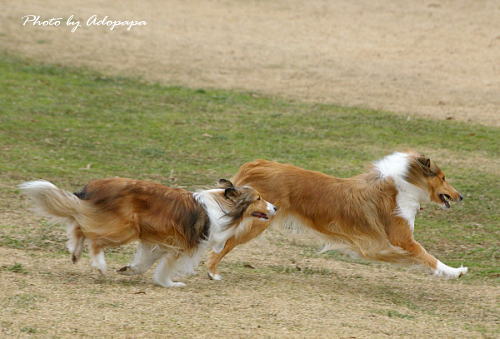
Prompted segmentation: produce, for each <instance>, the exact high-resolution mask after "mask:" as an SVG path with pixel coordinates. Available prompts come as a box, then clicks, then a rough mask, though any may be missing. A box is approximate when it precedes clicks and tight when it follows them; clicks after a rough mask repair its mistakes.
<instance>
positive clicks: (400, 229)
mask: <svg viewBox="0 0 500 339" xmlns="http://www.w3.org/2000/svg"><path fill="white" fill-rule="evenodd" d="M395 219H396V220H395V221H394V224H393V227H390V228H389V230H390V231H389V234H388V235H389V241H390V242H391V244H393V245H395V246H399V247H401V248H402V249H404V250H405V251H407V252H408V254H409V255H410V259H411V260H412V261H414V262H415V263H418V264H421V265H424V266H425V267H428V268H429V269H430V270H431V271H432V273H433V274H434V275H435V276H437V277H442V278H445V279H453V278H458V277H460V276H462V275H464V274H465V273H467V267H458V268H453V267H450V266H448V265H445V264H443V263H442V262H441V261H439V260H438V259H436V258H435V257H434V256H433V255H431V254H429V253H428V252H427V251H426V250H425V248H424V247H423V246H422V245H420V244H419V243H418V242H417V241H415V240H414V239H413V232H412V231H411V228H410V226H409V225H408V224H407V222H406V221H405V220H404V219H402V218H399V217H396V218H395Z"/></svg>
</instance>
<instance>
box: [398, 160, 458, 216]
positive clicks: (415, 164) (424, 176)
mask: <svg viewBox="0 0 500 339" xmlns="http://www.w3.org/2000/svg"><path fill="white" fill-rule="evenodd" d="M410 158H411V161H410V164H409V166H410V168H409V171H408V175H407V180H408V181H409V182H410V183H412V184H414V185H416V186H418V187H420V188H421V189H423V190H424V191H425V192H427V193H428V194H429V199H430V200H431V201H433V202H435V203H438V204H440V205H442V206H443V207H444V208H450V203H449V201H450V200H452V201H461V200H462V199H463V197H462V195H461V194H460V193H459V192H458V191H457V190H456V189H455V188H454V187H453V186H451V185H450V184H449V183H448V181H447V180H446V176H445V174H444V173H443V171H442V170H441V169H440V168H439V167H438V166H437V165H436V163H435V162H434V161H431V159H429V158H427V157H426V156H424V155H421V154H412V155H411V157H410Z"/></svg>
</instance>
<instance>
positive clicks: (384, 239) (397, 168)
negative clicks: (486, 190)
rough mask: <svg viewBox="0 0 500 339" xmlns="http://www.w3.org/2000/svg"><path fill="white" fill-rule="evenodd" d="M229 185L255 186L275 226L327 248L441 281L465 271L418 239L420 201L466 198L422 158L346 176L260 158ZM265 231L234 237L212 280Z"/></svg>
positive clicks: (212, 261)
mask: <svg viewBox="0 0 500 339" xmlns="http://www.w3.org/2000/svg"><path fill="white" fill-rule="evenodd" d="M232 180H233V182H235V183H236V184H237V185H250V186H252V187H253V188H255V189H256V190H258V191H259V192H260V193H261V194H262V196H263V197H264V198H265V199H267V200H268V201H270V202H272V203H273V204H276V205H278V206H279V207H280V210H279V212H278V213H277V215H276V216H275V217H274V219H273V221H272V223H273V224H282V225H283V224H284V225H292V226H293V225H300V226H303V227H306V228H309V229H312V230H313V231H315V232H316V233H318V234H319V235H321V236H322V237H323V239H325V240H326V242H327V244H328V248H330V249H336V250H340V251H343V252H347V253H348V254H351V255H357V256H360V257H363V258H367V259H372V260H380V261H387V262H397V263H410V264H420V265H423V266H425V267H427V268H428V269H430V270H431V271H432V272H433V273H434V275H436V276H440V277H444V278H457V277H460V276H461V275H463V274H465V273H466V272H467V268H466V267H459V268H452V267H449V266H447V265H445V264H443V263H442V262H441V261H439V260H437V259H436V258H435V257H434V256H432V255H431V254H429V253H428V252H427V251H426V250H425V249H424V248H423V247H422V245H420V244H419V243H418V242H417V241H415V239H414V238H413V228H414V223H415V217H416V214H417V211H418V210H419V209H420V203H421V202H427V201H433V202H435V203H438V204H440V205H442V206H443V207H444V208H450V203H449V201H450V200H453V201H460V200H462V199H463V198H462V195H460V193H458V192H457V191H456V190H455V189H454V188H453V187H452V186H451V185H450V184H449V183H448V181H446V178H445V175H444V173H443V171H441V169H439V167H438V166H437V165H436V163H435V162H434V161H431V160H430V159H429V158H427V157H425V156H423V155H421V154H418V153H415V152H406V153H401V152H397V153H393V154H391V155H388V156H386V157H385V158H383V159H381V160H379V161H377V162H375V163H374V165H373V166H372V168H371V169H370V170H369V171H368V172H366V173H364V174H360V175H357V176H355V177H352V178H345V179H343V178H335V177H332V176H329V175H326V174H323V173H320V172H315V171H309V170H305V169H302V168H299V167H295V166H292V165H288V164H280V163H277V162H272V161H266V160H256V161H253V162H249V163H246V164H244V165H243V166H241V167H240V169H239V171H238V173H237V174H236V175H235V176H234V177H233V179H232ZM268 226H269V223H264V222H261V221H255V222H254V225H253V226H252V227H250V228H248V232H241V233H238V234H237V235H235V236H233V237H231V238H229V239H228V241H227V242H226V246H225V247H224V249H223V250H222V251H221V252H220V253H216V252H212V253H210V254H209V258H208V261H207V266H208V272H209V273H208V274H209V277H211V278H212V279H216V280H219V279H221V276H220V275H219V274H218V272H217V265H218V264H219V262H220V261H221V259H222V258H223V257H224V256H225V255H226V254H227V253H228V252H230V251H231V250H232V249H233V248H234V247H235V246H237V245H239V244H242V243H245V242H247V241H249V240H251V239H253V238H255V237H256V236H257V235H259V234H260V233H261V232H263V231H264V230H265V229H266V228H267V227H268Z"/></svg>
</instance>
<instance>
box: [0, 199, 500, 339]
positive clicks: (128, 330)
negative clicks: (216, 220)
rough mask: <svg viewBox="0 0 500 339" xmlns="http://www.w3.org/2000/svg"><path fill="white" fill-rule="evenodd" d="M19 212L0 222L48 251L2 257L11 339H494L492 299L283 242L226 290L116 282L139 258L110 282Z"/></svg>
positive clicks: (236, 265) (476, 288) (236, 257)
mask: <svg viewBox="0 0 500 339" xmlns="http://www.w3.org/2000/svg"><path fill="white" fill-rule="evenodd" d="M13 201H14V202H13ZM18 201H19V200H18V199H11V200H10V208H9V209H8V210H7V206H6V205H5V204H2V205H3V206H1V209H2V213H1V214H0V218H1V219H2V220H0V221H1V222H2V224H8V225H13V227H14V228H16V229H17V231H19V229H23V230H24V231H25V232H26V236H27V237H30V236H34V234H36V233H43V235H44V240H42V241H38V242H34V243H32V244H31V245H30V246H31V247H30V248H24V249H15V248H9V247H0V286H1V287H2V293H1V294H0V305H1V310H0V315H1V318H0V334H1V335H3V336H19V335H21V336H23V335H28V334H34V335H38V336H41V337H53V336H56V337H69V336H75V335H76V336H80V337H81V336H92V337H103V336H105V337H115V336H118V337H125V336H126V337H156V336H161V337H164V336H165V335H167V334H168V335H169V336H176V337H178V336H179V337H213V336H218V337H221V336H222V337H301V338H304V337H308V338H319V337H323V338H332V337H335V338H358V337H360V338H366V337H393V336H402V337H462V338H464V337H480V336H482V335H483V334H486V337H488V334H489V335H491V333H493V332H494V330H495V326H496V325H495V321H496V320H498V317H497V313H496V311H495V309H496V306H495V304H496V297H497V296H498V288H496V287H493V286H488V285H483V284H482V283H479V282H478V283H476V284H474V285H471V284H467V283H464V282H462V281H461V280H455V281H446V280H440V279H436V278H433V277H431V276H429V275H426V274H424V273H423V272H421V271H419V270H416V271H413V270H410V269H408V268H402V267H397V266H393V265H386V264H367V263H364V264H360V263H352V262H349V261H345V260H334V259H332V258H327V257H325V256H321V255H318V254H317V252H316V249H315V248H317V244H318V242H317V239H313V238H312V237H311V236H309V235H307V234H299V235H295V236H294V235H290V234H285V233H283V232H282V231H279V230H270V231H268V232H266V233H265V234H264V235H263V236H262V237H260V238H258V239H256V240H255V241H254V242H252V243H251V244H247V245H245V246H242V247H240V248H238V249H237V250H235V251H234V252H232V253H231V254H230V256H229V257H228V258H227V259H226V260H225V261H224V263H223V264H222V266H221V269H222V273H223V276H224V280H223V281H211V280H209V279H208V278H207V277H206V275H205V274H206V271H205V269H204V267H200V269H199V271H200V273H199V274H198V275H197V276H195V277H190V278H187V279H183V281H185V282H187V283H188V286H187V287H185V288H170V289H166V288H162V287H157V286H154V285H153V284H152V283H151V272H148V273H147V274H145V275H144V276H141V277H124V276H121V275H118V274H116V273H115V272H114V270H116V269H117V268H119V267H121V266H122V265H123V264H125V263H126V262H127V260H128V259H129V258H130V257H131V254H132V251H133V248H132V247H131V246H129V247H128V248H125V249H123V248H122V249H121V250H119V251H115V252H113V253H109V252H108V253H107V261H108V264H109V273H108V275H107V276H106V277H102V276H100V275H99V274H98V273H97V272H96V271H94V270H93V269H91V267H90V265H89V259H88V257H86V256H84V258H82V260H81V262H80V263H78V264H77V265H73V264H72V263H71V262H70V259H69V256H68V255H67V254H66V253H64V252H63V251H62V245H63V242H62V240H64V238H65V235H64V231H63V229H62V228H61V227H57V226H52V228H51V227H50V226H49V227H44V226H40V220H39V219H36V218H34V217H33V216H31V215H27V214H26V213H23V210H22V209H20V210H14V209H12V207H13V206H14V205H18V203H19V202H18ZM4 219H5V220H4ZM0 231H1V230H0ZM3 231H4V232H5V231H7V232H8V230H3ZM13 263H15V265H13ZM16 267H17V269H16Z"/></svg>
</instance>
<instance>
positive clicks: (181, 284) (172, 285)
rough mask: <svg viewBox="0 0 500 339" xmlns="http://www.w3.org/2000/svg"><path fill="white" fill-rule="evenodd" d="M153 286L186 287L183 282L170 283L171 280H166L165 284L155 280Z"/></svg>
mask: <svg viewBox="0 0 500 339" xmlns="http://www.w3.org/2000/svg"><path fill="white" fill-rule="evenodd" d="M155 284H156V285H160V286H163V287H184V286H186V284H184V283H183V282H180V281H172V280H167V281H165V282H160V281H157V280H155Z"/></svg>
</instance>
